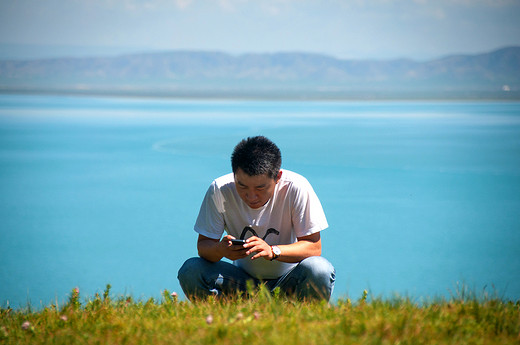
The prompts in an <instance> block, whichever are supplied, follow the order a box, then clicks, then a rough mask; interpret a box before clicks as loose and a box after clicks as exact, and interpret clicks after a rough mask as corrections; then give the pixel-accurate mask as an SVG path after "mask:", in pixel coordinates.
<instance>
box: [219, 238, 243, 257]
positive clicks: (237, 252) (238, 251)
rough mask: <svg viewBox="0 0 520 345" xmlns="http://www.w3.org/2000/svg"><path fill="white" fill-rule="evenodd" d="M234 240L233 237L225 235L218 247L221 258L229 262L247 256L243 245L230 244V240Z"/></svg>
mask: <svg viewBox="0 0 520 345" xmlns="http://www.w3.org/2000/svg"><path fill="white" fill-rule="evenodd" d="M234 239H235V238H234V237H233V236H231V235H226V236H224V237H223V238H222V241H220V243H219V246H220V250H221V252H222V253H223V256H224V257H226V258H228V259H229V260H238V259H242V258H245V257H246V256H247V255H248V254H247V249H246V248H245V247H244V246H245V245H238V244H235V245H234V244H232V243H231V240H234Z"/></svg>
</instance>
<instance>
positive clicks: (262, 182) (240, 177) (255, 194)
mask: <svg viewBox="0 0 520 345" xmlns="http://www.w3.org/2000/svg"><path fill="white" fill-rule="evenodd" d="M281 176H282V171H280V172H278V176H277V177H276V180H275V179H272V178H269V177H268V176H267V174H264V175H257V176H249V175H248V174H246V173H245V172H244V171H243V170H242V169H240V168H238V170H237V171H236V173H235V187H236V189H237V192H238V195H239V196H240V198H241V199H242V200H244V202H245V203H246V204H247V205H248V206H249V207H251V208H260V207H262V206H264V205H265V204H266V203H267V202H268V201H269V199H271V197H272V196H273V193H274V187H275V186H276V184H277V183H278V180H279V179H280V177H281Z"/></svg>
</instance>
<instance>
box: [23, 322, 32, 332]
mask: <svg viewBox="0 0 520 345" xmlns="http://www.w3.org/2000/svg"><path fill="white" fill-rule="evenodd" d="M29 328H31V323H30V322H29V321H24V323H22V329H23V330H28V329H29Z"/></svg>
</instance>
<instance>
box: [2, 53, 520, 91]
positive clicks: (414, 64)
mask: <svg viewBox="0 0 520 345" xmlns="http://www.w3.org/2000/svg"><path fill="white" fill-rule="evenodd" d="M0 91H3V92H28V91H31V92H82V93H109V94H129V95H160V96H178V97H189V96H207V97H289V98H294V97H296V98H359V97H361V98H377V97H412V98H421V97H424V98H431V97H433V98H436V97H439V98H506V99H520V47H508V48H503V49H499V50H496V51H492V52H489V53H484V54H478V55H453V56H447V57H444V58H439V59H435V60H431V61H414V60H409V59H400V60H378V61H376V60H347V59H338V58H334V57H330V56H325V55H317V54H309V53H274V54H246V55H239V56H234V55H229V54H225V53H220V52H197V51H171V52H156V53H141V54H129V55H122V56H117V57H88V58H87V57H86V58H77V57H75V58H54V59H41V60H2V61H0Z"/></svg>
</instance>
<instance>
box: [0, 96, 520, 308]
mask: <svg viewBox="0 0 520 345" xmlns="http://www.w3.org/2000/svg"><path fill="white" fill-rule="evenodd" d="M257 134H263V135H266V136H268V137H270V138H271V139H273V140H274V141H275V142H276V143H277V144H278V145H279V146H280V148H281V150H282V154H283V160H284V161H283V166H284V167H285V168H287V169H291V170H294V171H297V172H299V173H301V174H303V175H304V176H306V177H307V178H308V179H309V180H310V182H311V183H312V185H313V186H314V188H315V190H316V192H317V194H318V196H319V197H320V199H321V201H322V203H323V206H324V208H325V212H326V214H327V217H328V220H329V223H330V228H329V229H327V230H326V231H324V232H323V234H322V239H323V254H324V256H326V257H327V258H328V259H329V260H330V261H331V262H332V263H333V264H334V265H335V267H336V270H337V282H336V289H335V291H334V295H333V297H334V298H335V299H337V298H343V297H347V296H348V297H351V298H358V297H359V296H360V295H361V293H362V291H363V290H364V289H368V290H370V291H371V293H372V294H373V295H375V296H386V297H390V296H393V295H394V294H399V295H408V296H411V297H413V298H415V299H417V300H421V299H428V298H433V297H438V296H444V297H450V296H451V295H453V294H456V290H457V284H464V285H465V286H467V287H469V288H471V289H473V290H474V291H475V292H477V293H479V294H481V293H483V292H488V293H497V294H498V295H499V296H501V297H505V298H511V299H519V298H520V279H519V278H518V277H520V103H493V102H489V103H486V102H475V103H464V102H359V103H356V102H344V103H343V102H270V101H264V102H248V101H173V100H157V99H125V98H90V97H61V96H14V95H0V306H2V307H5V306H6V305H7V304H9V305H11V306H25V305H26V303H27V302H28V301H30V302H31V304H32V305H33V306H36V307H37V306H41V305H48V304H49V303H54V302H55V301H58V302H59V303H62V302H63V301H64V300H65V299H66V298H67V296H68V294H69V292H70V290H71V289H72V288H74V287H76V286H77V287H79V288H80V290H81V293H82V295H83V296H84V297H86V296H93V295H94V294H95V293H96V292H102V291H103V290H104V287H105V285H106V284H107V283H110V284H111V285H112V286H113V291H114V294H115V295H122V294H131V295H132V296H134V297H135V298H142V299H147V298H149V297H159V296H160V292H161V291H162V290H163V289H168V290H170V291H177V292H179V293H180V294H181V295H182V293H181V290H180V287H179V284H178V282H177V278H176V274H177V270H178V268H179V267H180V266H181V265H182V263H183V261H184V260H185V259H186V258H188V257H190V256H194V255H196V248H195V240H196V234H195V233H194V232H193V230H192V229H193V223H194V221H195V217H196V215H197V212H198V209H199V206H200V202H201V201H202V197H203V195H204V193H205V191H206V188H207V187H208V185H209V183H210V182H211V180H212V179H213V178H215V177H217V176H220V175H223V174H225V173H227V172H229V171H230V163H229V156H230V153H231V151H232V149H233V147H234V145H235V144H236V143H237V142H238V141H239V140H240V139H242V138H244V137H246V136H252V135H257Z"/></svg>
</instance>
